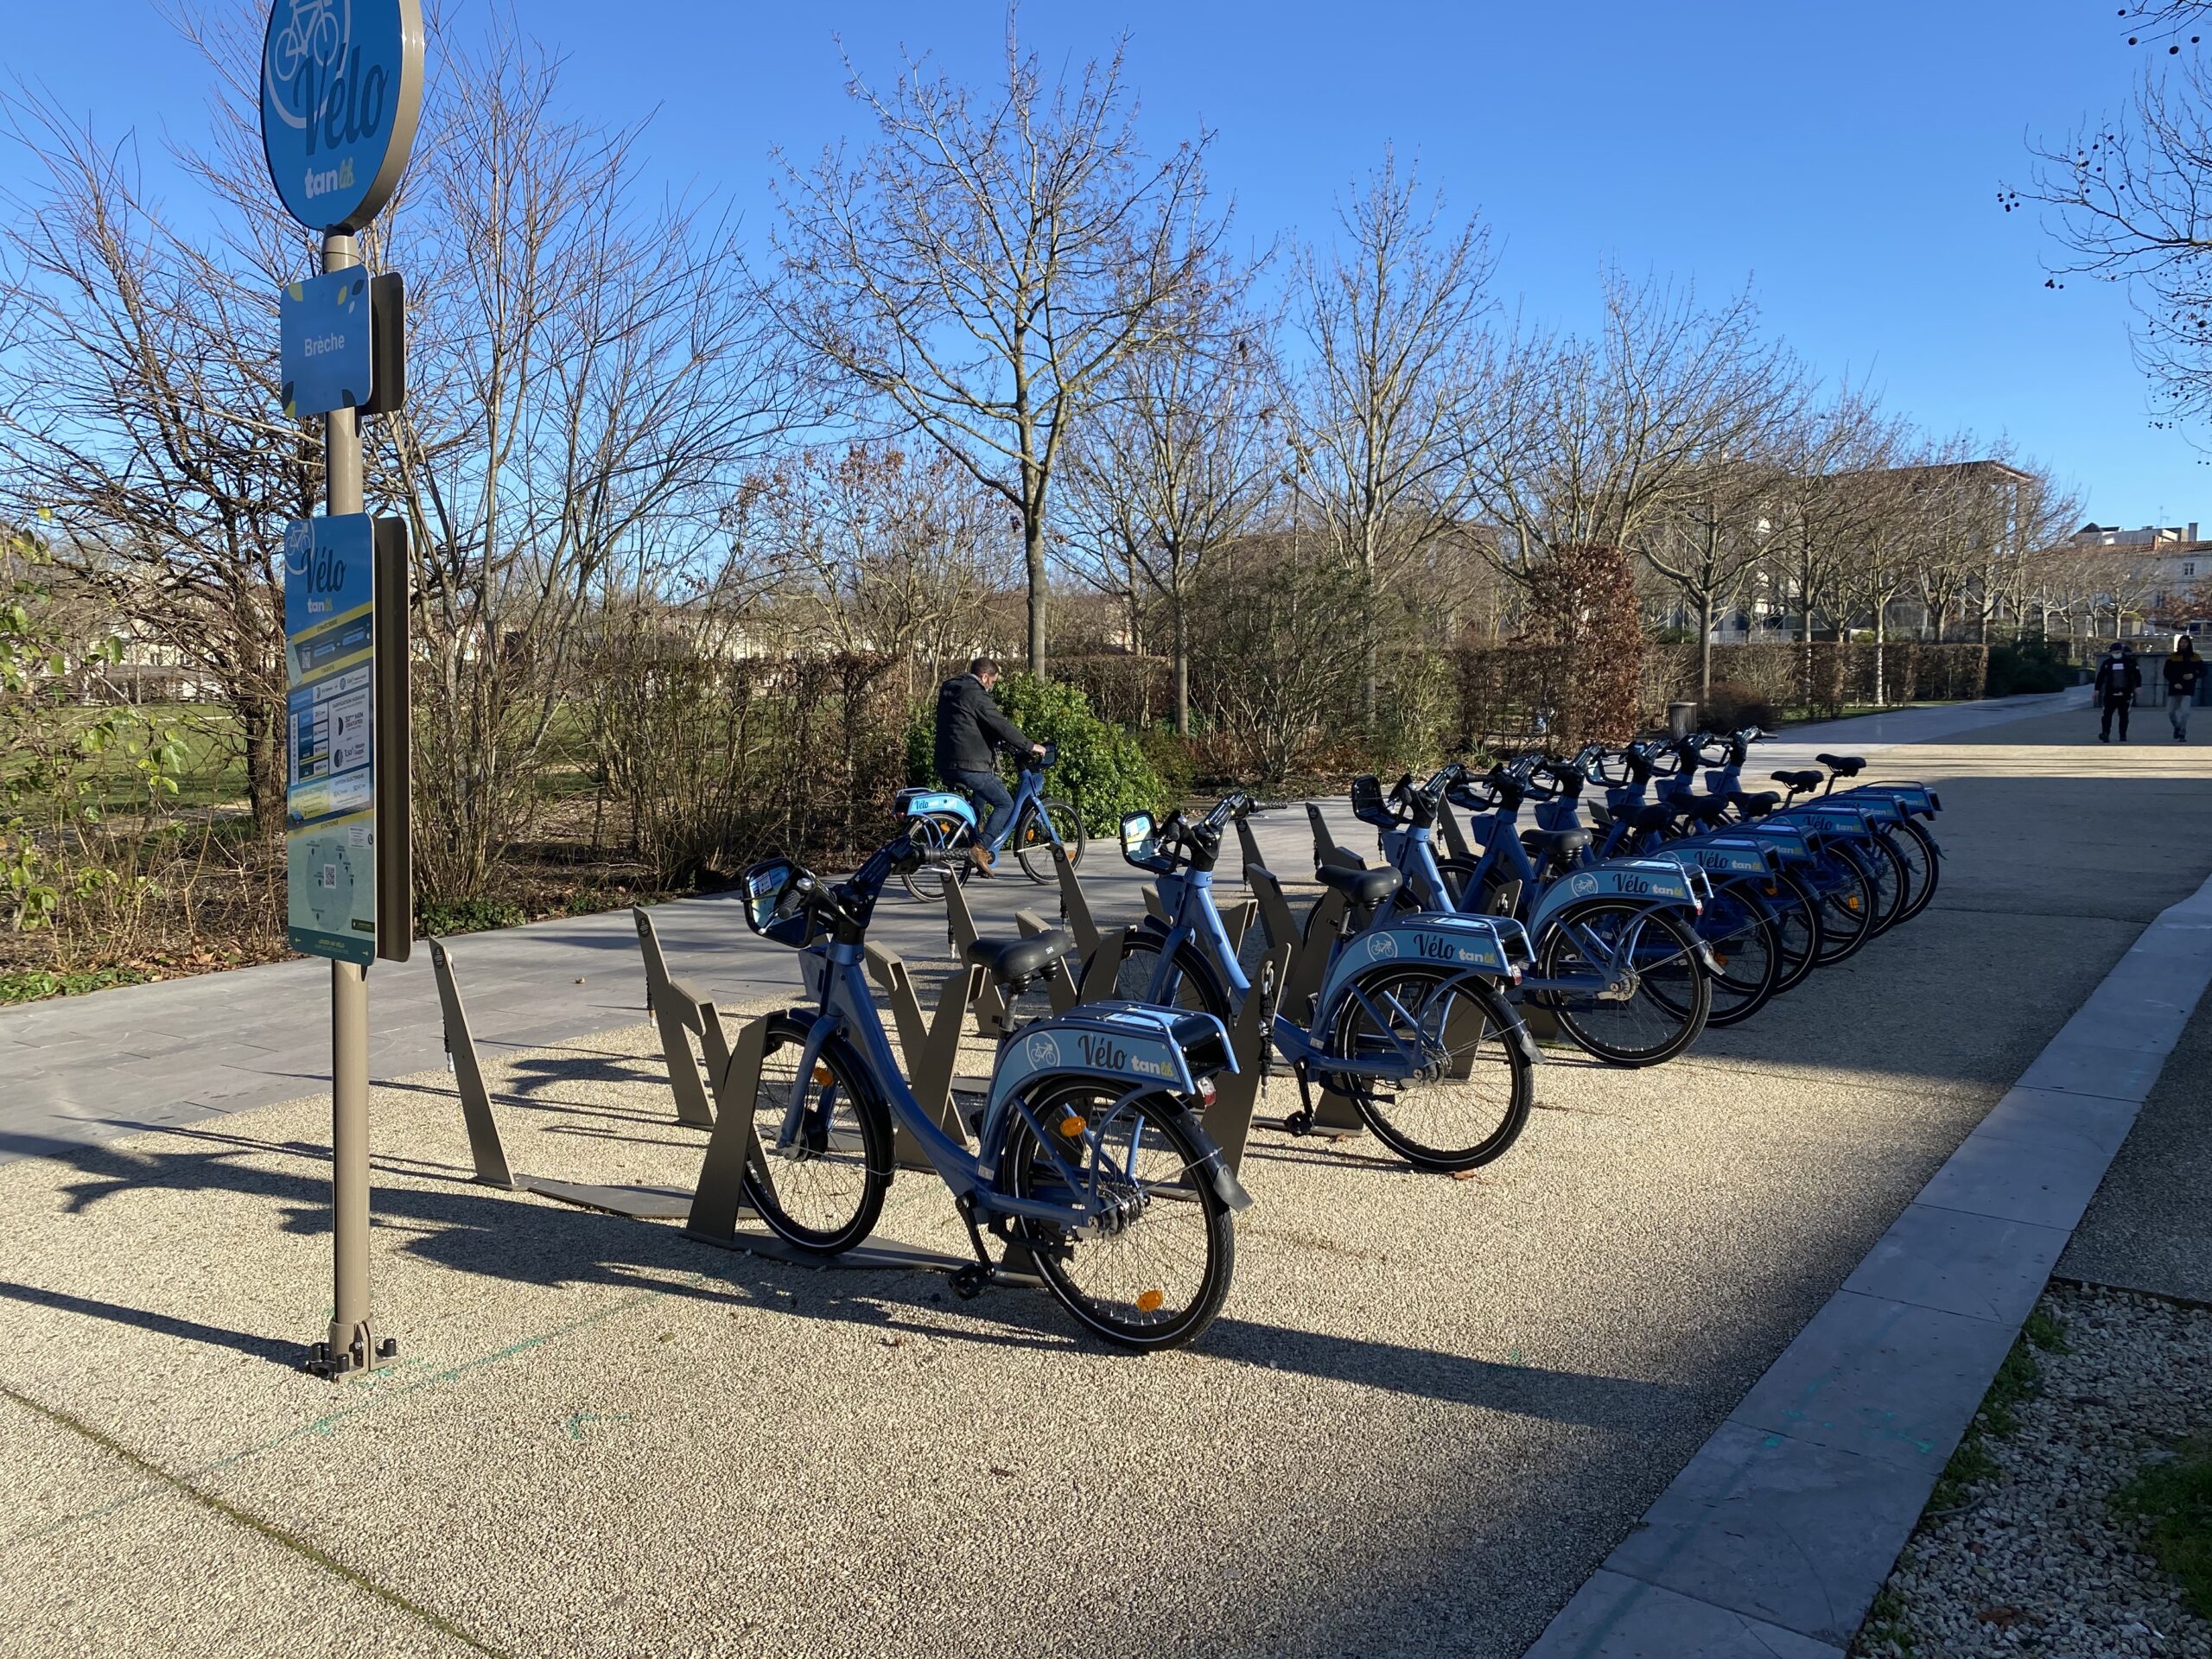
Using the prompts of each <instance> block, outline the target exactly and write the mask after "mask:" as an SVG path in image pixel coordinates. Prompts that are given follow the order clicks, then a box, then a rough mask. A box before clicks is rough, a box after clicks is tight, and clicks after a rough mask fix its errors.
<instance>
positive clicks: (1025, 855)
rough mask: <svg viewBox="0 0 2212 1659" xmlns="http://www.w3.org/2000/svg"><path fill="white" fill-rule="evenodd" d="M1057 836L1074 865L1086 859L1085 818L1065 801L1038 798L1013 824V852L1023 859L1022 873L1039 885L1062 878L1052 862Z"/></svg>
mask: <svg viewBox="0 0 2212 1659" xmlns="http://www.w3.org/2000/svg"><path fill="white" fill-rule="evenodd" d="M1055 840H1058V842H1059V843H1060V845H1061V846H1063V847H1065V849H1067V855H1068V863H1069V864H1070V866H1071V867H1072V866H1074V865H1077V864H1080V863H1082V862H1083V849H1084V847H1085V846H1086V845H1087V844H1088V838H1087V837H1086V836H1084V832H1083V820H1082V819H1081V818H1080V817H1077V816H1076V810H1075V808H1073V807H1071V806H1070V805H1069V804H1067V803H1066V802H1065V801H1039V802H1038V803H1037V804H1036V805H1035V806H1033V807H1032V808H1030V810H1028V811H1027V812H1025V813H1023V814H1022V817H1021V822H1020V823H1019V824H1017V825H1015V826H1014V856H1015V857H1016V858H1017V859H1019V860H1020V861H1021V873H1022V874H1024V875H1026V876H1027V877H1028V878H1029V879H1030V880H1032V881H1034V882H1036V883H1038V884H1039V886H1047V885H1049V884H1051V883H1052V882H1053V881H1056V880H1058V879H1059V871H1058V869H1056V868H1054V867H1053V864H1052V842H1054V841H1055Z"/></svg>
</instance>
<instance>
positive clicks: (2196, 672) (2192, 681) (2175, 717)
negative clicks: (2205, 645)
mask: <svg viewBox="0 0 2212 1659" xmlns="http://www.w3.org/2000/svg"><path fill="white" fill-rule="evenodd" d="M2202 683H2204V659H2203V658H2202V657H2200V656H2198V655H2197V654H2196V641H2195V640H2194V639H2190V637H2189V636H2188V635H2187V634H2185V633H2184V634H2183V635H2182V636H2181V637H2180V638H2179V639H2176V640H2175V641H2174V654H2173V655H2172V656H2171V657H2169V658H2166V718H2167V719H2168V720H2169V721H2172V722H2173V728H2174V741H2175V742H2177V743H2186V742H2188V741H2189V705H2190V703H2192V702H2195V701H2196V688H2197V687H2198V686H2199V685H2201V684H2202ZM2121 730H2123V731H2125V730H2126V728H2125V727H2122V728H2121Z"/></svg>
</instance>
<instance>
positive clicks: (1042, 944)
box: [966, 928, 1075, 985]
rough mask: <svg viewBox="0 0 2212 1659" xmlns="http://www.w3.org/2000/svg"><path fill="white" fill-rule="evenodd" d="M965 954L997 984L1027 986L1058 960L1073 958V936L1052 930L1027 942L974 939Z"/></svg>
mask: <svg viewBox="0 0 2212 1659" xmlns="http://www.w3.org/2000/svg"><path fill="white" fill-rule="evenodd" d="M966 954H967V957H968V960H969V961H970V962H974V963H982V966H983V969H984V971H985V972H987V973H988V974H989V975H990V976H991V977H992V978H993V979H995V980H996V981H997V982H999V983H1000V984H1001V985H1012V984H1014V983H1016V982H1021V983H1024V984H1026V983H1027V982H1029V981H1030V980H1033V979H1034V978H1036V977H1037V976H1038V975H1039V974H1041V973H1043V972H1044V971H1045V969H1047V968H1049V967H1051V966H1052V964H1053V963H1056V962H1058V960H1059V959H1060V958H1061V957H1068V956H1073V955H1074V954H1075V936H1074V935H1073V934H1071V933H1068V932H1065V931H1062V930H1060V929H1058V928H1054V929H1053V930H1052V931H1051V932H1049V933H1039V934H1037V935H1035V936H1034V937H1033V938H1027V939H977V940H976V941H975V942H974V943H973V944H970V945H969V947H968V950H967V953H966Z"/></svg>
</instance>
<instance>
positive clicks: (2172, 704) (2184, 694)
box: [2166, 633, 2204, 743]
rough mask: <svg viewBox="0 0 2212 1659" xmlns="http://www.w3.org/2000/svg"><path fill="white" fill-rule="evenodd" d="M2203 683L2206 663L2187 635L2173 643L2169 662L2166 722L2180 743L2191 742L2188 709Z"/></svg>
mask: <svg viewBox="0 0 2212 1659" xmlns="http://www.w3.org/2000/svg"><path fill="white" fill-rule="evenodd" d="M2203 682H2204V659H2203V658H2202V657H2200V656H2198V655H2197V654H2196V641H2195V640H2194V639H2190V637H2189V636H2188V635H2187V634H2185V633H2184V634H2183V635H2182V636H2181V637H2180V638H2179V639H2176V640H2175V641H2174V654H2173V655H2172V656H2171V657H2169V658H2166V720H2167V722H2168V723H2169V724H2170V725H2171V726H2172V727H2173V728H2174V741H2175V742H2177V743H2186V742H2188V741H2189V708H2190V704H2191V703H2193V702H2196V688H2197V687H2198V686H2199V685H2201V684H2202V683H2203Z"/></svg>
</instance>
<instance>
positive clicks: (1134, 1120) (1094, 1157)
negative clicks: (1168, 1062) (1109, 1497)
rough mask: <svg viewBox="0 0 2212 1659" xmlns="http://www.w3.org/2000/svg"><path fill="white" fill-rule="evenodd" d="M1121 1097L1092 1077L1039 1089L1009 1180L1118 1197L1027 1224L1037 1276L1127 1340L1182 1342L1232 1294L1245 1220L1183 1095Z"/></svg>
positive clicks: (1084, 1320) (1090, 1319) (1010, 1144)
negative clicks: (1218, 1181) (1238, 1221)
mask: <svg viewBox="0 0 2212 1659" xmlns="http://www.w3.org/2000/svg"><path fill="white" fill-rule="evenodd" d="M1121 1100H1122V1090H1119V1089H1118V1088H1116V1086H1115V1085H1113V1084H1110V1083H1106V1082H1103V1081H1101V1080H1099V1079H1097V1078H1092V1077H1067V1078H1060V1079H1054V1080H1052V1081H1051V1082H1049V1083H1047V1084H1046V1085H1045V1086H1044V1087H1043V1088H1042V1089H1040V1090H1038V1091H1037V1092H1035V1093H1033V1095H1032V1096H1030V1098H1029V1101H1028V1112H1027V1115H1026V1116H1025V1115H1024V1114H1022V1113H1020V1112H1016V1113H1014V1114H1012V1115H1011V1122H1010V1127H1009V1128H1008V1130H1007V1140H1006V1147H1005V1153H1004V1155H1003V1157H1002V1158H1001V1161H1000V1167H1001V1169H1002V1170H1003V1171H1004V1172H1005V1173H1004V1176H1003V1179H1004V1182H1005V1190H1006V1191H1007V1192H1009V1193H1011V1194H1012V1195H1013V1196H1014V1197H1015V1198H1029V1199H1035V1200H1040V1201H1043V1202H1046V1203H1050V1204H1065V1205H1069V1206H1071V1207H1072V1206H1073V1205H1076V1204H1077V1202H1078V1201H1079V1200H1082V1199H1101V1198H1103V1199H1106V1200H1109V1202H1110V1205H1111V1208H1110V1210H1109V1213H1108V1214H1107V1216H1106V1217H1104V1218H1103V1219H1099V1220H1094V1221H1093V1222H1091V1223H1090V1224H1088V1225H1086V1226H1084V1227H1083V1228H1081V1229H1080V1230H1078V1229H1077V1228H1076V1227H1074V1226H1072V1225H1059V1224H1053V1223H1050V1222H1043V1221H1037V1220H1033V1219H1028V1218H1024V1219H1023V1220H1021V1221H1020V1223H1019V1224H1018V1226H1019V1229H1020V1233H1021V1236H1022V1241H1023V1243H1026V1244H1027V1245H1028V1247H1029V1249H1030V1251H1031V1253H1032V1254H1033V1255H1034V1256H1035V1257H1036V1261H1037V1271H1038V1275H1039V1277H1040V1278H1041V1279H1043V1281H1045V1288H1046V1289H1047V1290H1049V1291H1050V1292H1052V1295H1053V1297H1054V1298H1055V1299H1056V1300H1058V1302H1059V1304H1060V1306H1063V1307H1065V1308H1066V1309H1067V1311H1068V1312H1069V1313H1071V1314H1073V1315H1074V1316H1075V1319H1076V1321H1077V1324H1079V1325H1082V1326H1083V1327H1084V1329H1085V1330H1087V1331H1089V1332H1092V1333H1093V1334H1094V1335H1096V1336H1098V1337H1101V1338H1104V1339H1105V1340H1106V1341H1108V1342H1109V1343H1112V1344H1115V1345H1116V1347H1120V1348H1129V1349H1136V1350H1140V1351H1143V1350H1154V1349H1161V1348H1175V1347H1179V1346H1180V1345H1181V1344H1184V1343H1186V1342H1188V1341H1190V1340H1191V1339H1192V1338H1193V1337H1195V1336H1197V1335H1198V1333H1199V1332H1202V1331H1204V1330H1205V1328H1206V1326H1208V1325H1211V1324H1212V1323H1213V1319H1214V1316H1215V1315H1216V1314H1217V1313H1220V1312H1221V1305H1222V1303H1223V1302H1224V1300H1227V1298H1228V1295H1229V1281H1230V1276H1231V1274H1232V1273H1233V1272H1234V1271H1235V1267H1236V1234H1235V1230H1234V1228H1233V1227H1232V1226H1231V1224H1230V1212H1229V1205H1228V1203H1227V1201H1226V1200H1224V1198H1222V1196H1221V1194H1220V1193H1219V1192H1217V1191H1216V1190H1215V1188H1214V1185H1213V1181H1212V1178H1211V1171H1210V1170H1208V1169H1207V1168H1206V1167H1205V1165H1206V1162H1207V1160H1208V1156H1209V1151H1208V1148H1207V1147H1206V1145H1205V1141H1204V1140H1203V1139H1202V1137H1201V1136H1200V1135H1199V1133H1198V1129H1197V1128H1196V1126H1195V1125H1193V1124H1192V1122H1191V1120H1190V1117H1189V1116H1188V1115H1187V1114H1186V1113H1185V1111H1184V1109H1183V1107H1182V1105H1181V1103H1179V1102H1178V1101H1177V1100H1176V1099H1175V1098H1174V1096H1172V1095H1166V1094H1154V1095H1147V1096H1142V1097H1141V1098H1140V1099H1138V1100H1135V1101H1133V1102H1128V1103H1122V1104H1121V1105H1119V1106H1118V1107H1117V1106H1116V1103H1117V1102H1119V1101H1121ZM1040 1128H1041V1130H1042V1135H1041V1137H1040V1135H1039V1129H1040Z"/></svg>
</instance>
